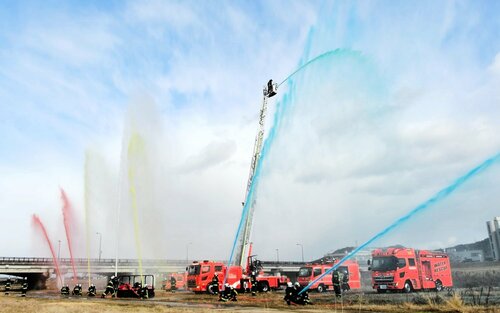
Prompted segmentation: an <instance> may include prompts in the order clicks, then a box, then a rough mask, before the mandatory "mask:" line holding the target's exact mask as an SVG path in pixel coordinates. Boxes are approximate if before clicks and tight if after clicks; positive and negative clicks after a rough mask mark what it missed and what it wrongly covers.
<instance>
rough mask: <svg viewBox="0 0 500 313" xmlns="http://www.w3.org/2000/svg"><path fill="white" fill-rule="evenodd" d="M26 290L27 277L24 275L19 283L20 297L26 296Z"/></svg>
mask: <svg viewBox="0 0 500 313" xmlns="http://www.w3.org/2000/svg"><path fill="white" fill-rule="evenodd" d="M27 292H28V277H24V279H23V284H22V285H21V297H26V293H27Z"/></svg>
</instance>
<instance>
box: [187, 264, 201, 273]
mask: <svg viewBox="0 0 500 313" xmlns="http://www.w3.org/2000/svg"><path fill="white" fill-rule="evenodd" d="M198 274H200V265H190V266H189V269H188V275H198Z"/></svg>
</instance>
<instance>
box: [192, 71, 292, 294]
mask: <svg viewBox="0 0 500 313" xmlns="http://www.w3.org/2000/svg"><path fill="white" fill-rule="evenodd" d="M277 89H278V85H277V84H275V83H273V81H272V79H271V80H269V82H268V83H267V86H265V87H264V89H263V100H262V106H261V109H260V115H259V129H258V132H257V136H256V137H255V144H254V149H253V154H252V161H251V163H250V173H249V175H248V182H247V188H246V194H245V199H246V198H247V196H248V193H249V192H250V188H251V186H252V182H253V179H254V176H255V171H256V169H257V166H258V164H259V160H260V154H261V150H262V144H263V142H264V129H265V128H264V126H265V120H266V113H267V101H268V99H269V98H271V97H273V96H275V95H276V91H277ZM247 205H248V212H247V214H246V216H245V218H244V221H243V224H242V232H241V234H240V236H239V238H238V244H237V247H236V254H235V262H234V265H231V264H229V269H228V268H227V266H226V265H225V264H224V263H223V262H217V261H209V260H204V261H200V262H196V261H195V262H193V264H191V265H190V266H189V267H188V268H187V271H188V277H187V286H188V289H189V290H191V291H194V292H197V293H200V292H208V293H214V290H222V289H223V288H222V287H223V286H222V284H223V280H224V277H225V276H226V273H227V281H226V283H228V284H229V285H231V286H232V287H234V288H235V289H238V290H240V291H246V290H248V289H250V288H251V287H252V285H251V280H250V277H251V274H252V272H255V273H256V275H257V281H258V289H259V290H260V291H268V290H270V289H276V288H279V287H280V286H282V285H286V283H287V282H288V279H287V278H286V277H285V276H281V275H278V276H273V275H266V274H264V273H263V271H262V267H261V266H260V261H259V260H257V259H255V256H252V255H251V250H252V247H251V243H250V236H251V231H252V222H253V212H254V209H255V202H254V201H252V203H248V204H247ZM243 206H244V207H245V203H243ZM215 275H217V277H218V288H214V283H212V279H213V277H214V276H215Z"/></svg>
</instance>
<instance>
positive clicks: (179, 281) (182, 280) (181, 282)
mask: <svg viewBox="0 0 500 313" xmlns="http://www.w3.org/2000/svg"><path fill="white" fill-rule="evenodd" d="M172 276H174V278H175V288H177V290H183V289H186V281H187V273H186V272H183V273H170V274H167V275H165V279H164V280H163V281H162V286H161V287H162V289H164V290H170V289H171V288H170V278H171V277H172Z"/></svg>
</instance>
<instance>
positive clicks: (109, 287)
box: [101, 276, 115, 298]
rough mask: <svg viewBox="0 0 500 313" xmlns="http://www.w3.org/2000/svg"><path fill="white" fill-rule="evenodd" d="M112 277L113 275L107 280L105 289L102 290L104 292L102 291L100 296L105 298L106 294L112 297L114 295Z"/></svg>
mask: <svg viewBox="0 0 500 313" xmlns="http://www.w3.org/2000/svg"><path fill="white" fill-rule="evenodd" d="M113 278H114V276H113V277H111V279H110V280H109V282H108V284H107V285H106V290H104V292H103V293H102V295H101V298H106V296H107V295H108V294H111V297H112V298H114V297H115V287H114V285H113Z"/></svg>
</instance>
